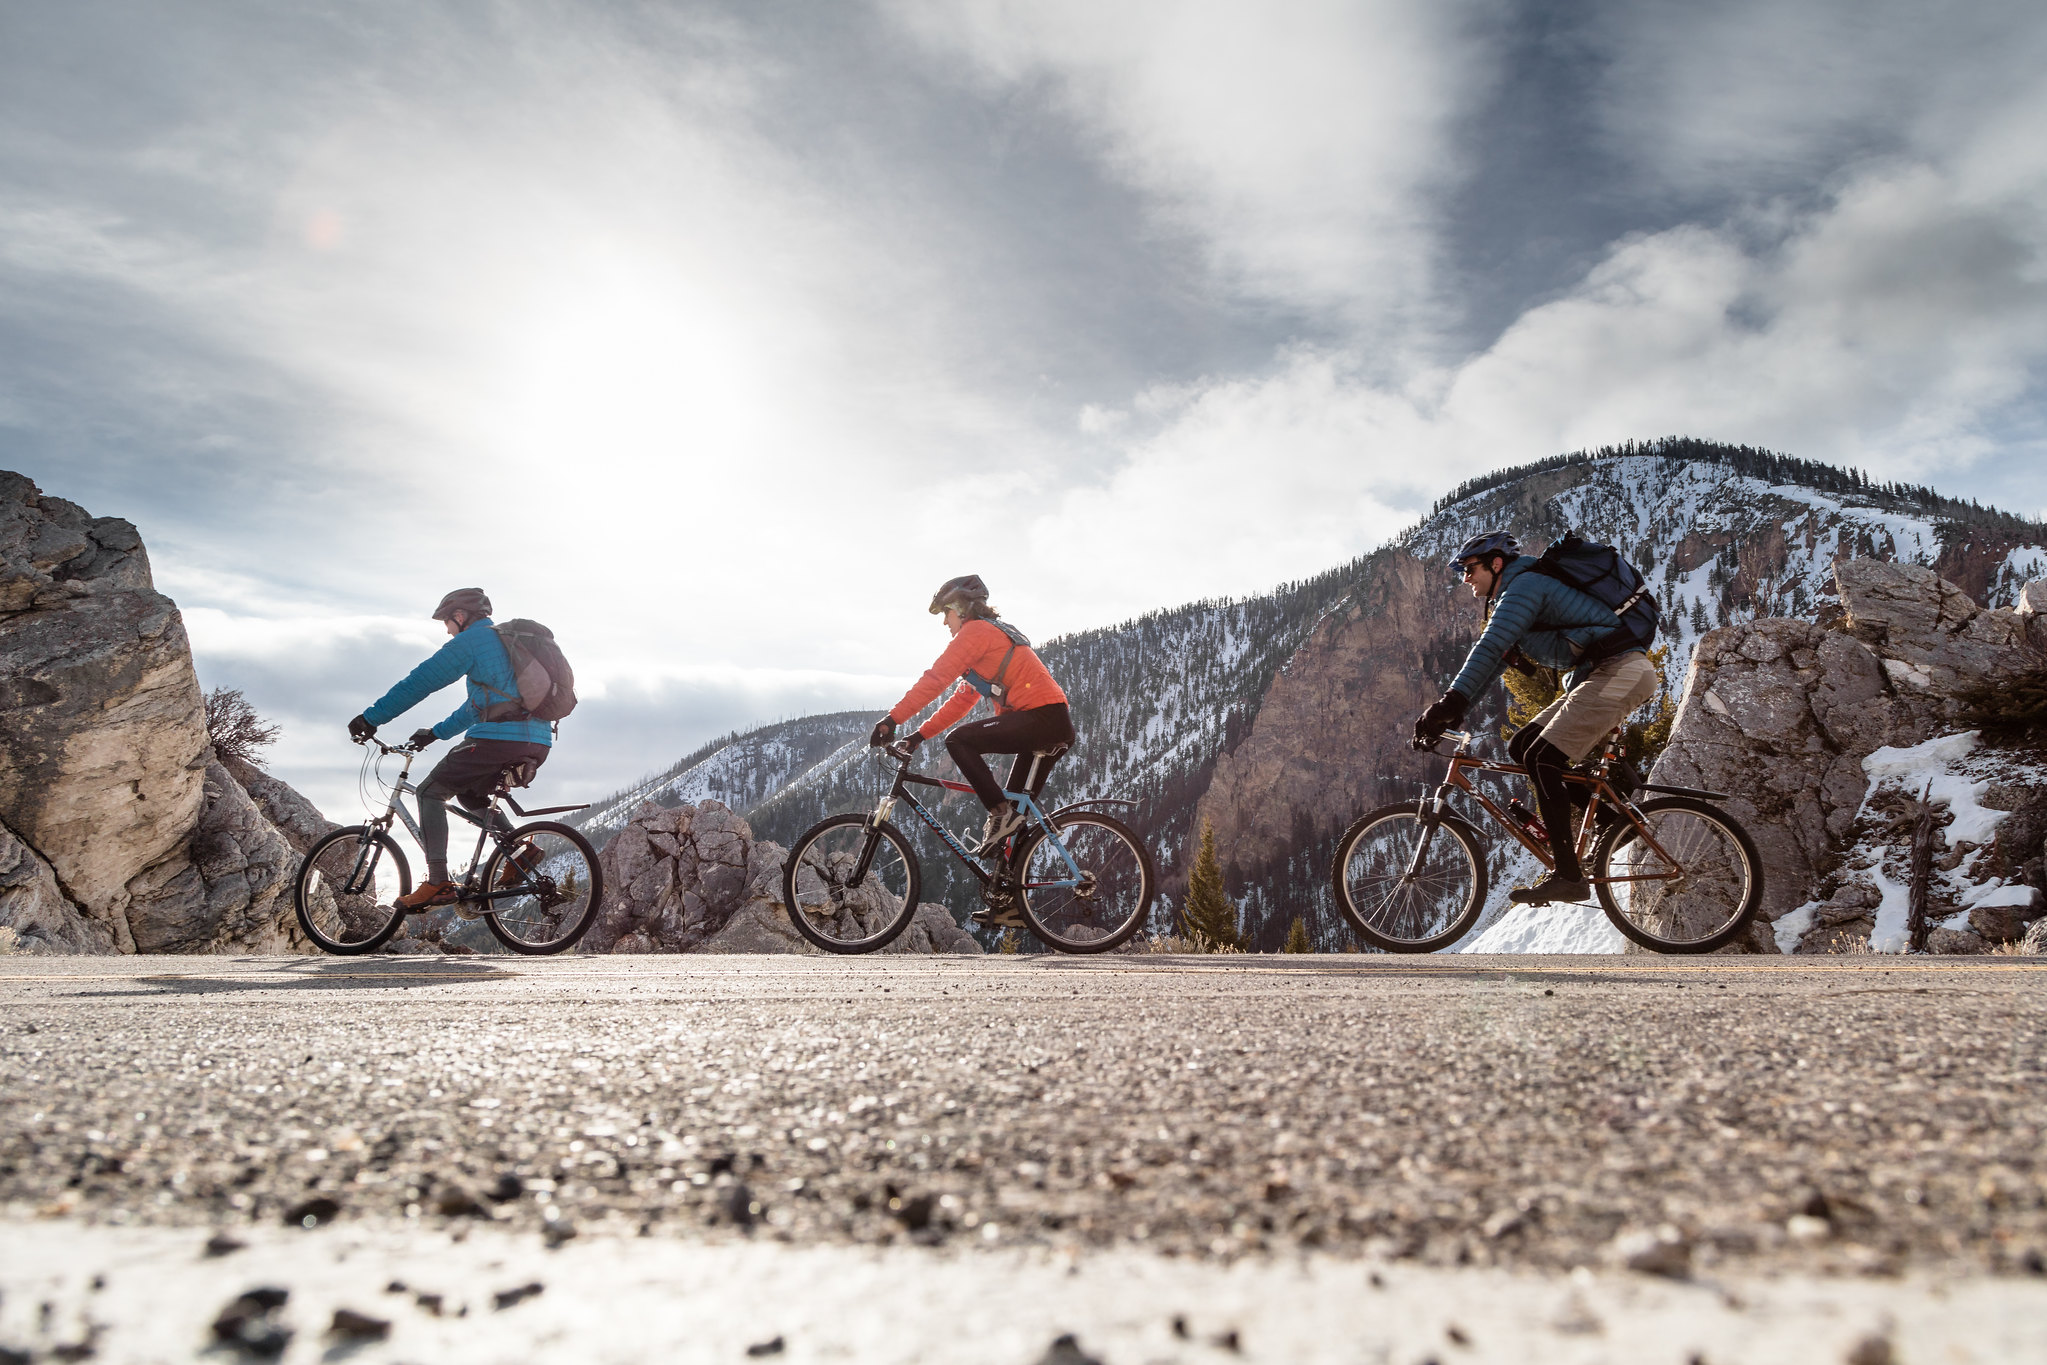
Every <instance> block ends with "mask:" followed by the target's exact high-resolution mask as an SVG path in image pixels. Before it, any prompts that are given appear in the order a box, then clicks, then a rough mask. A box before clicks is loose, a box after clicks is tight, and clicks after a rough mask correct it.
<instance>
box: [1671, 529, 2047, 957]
mask: <svg viewBox="0 0 2047 1365" xmlns="http://www.w3.org/2000/svg"><path fill="white" fill-rule="evenodd" d="M1834 572H1835V583H1836V586H1837V588H1838V591H1839V597H1840V601H1839V607H1838V609H1836V610H1833V611H1829V612H1827V613H1825V614H1823V617H1822V622H1823V623H1815V622H1810V621H1798V620H1779V619H1763V620H1757V621H1751V622H1746V623H1743V624H1740V625H1733V626H1727V627H1723V628H1721V629H1719V630H1715V631H1712V632H1710V633H1709V634H1707V635H1706V636H1704V637H1703V638H1702V639H1701V640H1700V641H1699V644H1698V646H1697V648H1696V649H1695V650H1694V651H1693V655H1692V662H1691V668H1690V671H1689V673H1688V675H1687V677H1686V680H1685V688H1684V695H1683V699H1682V700H1681V702H1680V703H1679V707H1678V715H1677V720H1676V723H1675V725H1674V726H1673V728H1672V731H1671V739H1670V744H1669V746H1668V747H1667V748H1666V749H1665V750H1664V752H1663V755H1662V757H1661V758H1660V759H1659V760H1658V762H1657V764H1656V768H1655V771H1654V772H1653V773H1652V774H1651V780H1652V781H1653V782H1658V783H1665V784H1670V785H1675V786H1686V787H1704V788H1708V789H1711V790H1715V791H1722V792H1727V793H1729V794H1730V799H1729V800H1728V801H1727V803H1726V805H1727V809H1728V811H1729V812H1730V813H1731V814H1733V815H1734V816H1735V818H1736V819H1738V820H1739V821H1741V823H1742V824H1743V825H1744V826H1745V827H1746V828H1747V829H1748V831H1749V833H1750V834H1751V835H1752V836H1753V837H1754V839H1755V841H1756V844H1757V847H1758V850H1759V851H1760V853H1761V854H1762V859H1763V868H1764V877H1765V894H1764V899H1763V906H1762V912H1761V915H1760V916H1759V919H1760V921H1762V922H1761V923H1759V924H1758V927H1757V931H1756V933H1755V934H1754V936H1753V938H1752V940H1751V941H1750V942H1748V943H1747V944H1745V945H1744V946H1746V947H1748V948H1750V949H1753V950H1755V951H1761V952H1774V951H1779V950H1789V949H1792V948H1794V947H1800V946H1803V947H1805V948H1806V949H1807V950H1812V949H1813V948H1815V947H1823V946H1828V945H1833V944H1836V943H1842V944H1845V943H1847V942H1857V943H1862V942H1868V941H1870V938H1871V935H1872V934H1873V933H1876V931H1877V928H1878V926H1879V924H1885V925H1888V924H1889V923H1890V921H1891V920H1893V919H1895V916H1896V913H1897V907H1896V905H1895V904H1894V901H1895V898H1896V892H1895V889H1894V888H1895V885H1896V883H1895V882H1891V881H1886V880H1885V879H1884V876H1883V868H1884V867H1885V866H1887V865H1893V864H1894V863H1895V859H1894V858H1893V859H1892V860H1891V863H1889V864H1887V863H1886V861H1885V858H1886V857H1887V856H1888V855H1885V854H1882V853H1880V852H1870V851H1869V850H1870V849H1876V848H1878V847H1879V846H1881V845H1884V843H1885V841H1886V840H1892V841H1895V839H1896V838H1898V837H1909V836H1906V835H1900V833H1899V831H1900V830H1901V829H1903V828H1904V826H1903V824H1901V823H1900V822H1901V821H1903V820H1904V808H1903V807H1902V806H1900V805H1898V800H1899V799H1902V798H1901V797H1900V794H1899V793H1898V792H1893V793H1891V794H1890V795H1889V796H1887V797H1885V799H1884V800H1883V801H1881V802H1876V803H1875V804H1874V805H1873V804H1872V801H1873V798H1872V784H1873V776H1872V769H1871V758H1872V755H1877V754H1880V753H1892V752H1904V751H1907V750H1913V749H1914V746H1919V745H1924V744H1926V743H1928V742H1929V741H1932V740H1935V739H1937V738H1939V737H1940V736H1942V735H1946V734H1951V733H1952V732H1954V731H1956V730H1957V729H1958V728H1959V727H1960V725H1961V721H1960V717H1961V715H1962V712H1963V710H1964V706H1963V702H1962V701H1961V699H1960V694H1962V693H1964V692H1966V691H1968V690H1970V689H1972V688H1975V687H1978V686H1980V685H1982V684H1985V683H1995V682H1998V681H2000V680H2004V679H2012V678H2017V677H2020V676H2024V675H2026V674H2028V673H2029V672H2032V671H2034V670H2037V669H2039V668H2041V667H2042V666H2043V661H2047V621H2043V620H2042V619H2041V618H2040V617H2039V616H2038V614H2037V610H2036V609H2029V607H2028V604H2029V603H2033V602H2035V601H2037V600H2039V595H2038V594H2037V593H2036V592H2035V586H2037V585H2029V586H2028V587H2027V588H2026V589H2025V590H2024V591H2023V592H2022V593H2021V594H2020V608H2019V609H2017V610H2010V611H2004V610H1985V609H1983V608H1979V607H1977V606H1976V604H1975V603H1974V602H1972V601H1970V599H1969V598H1968V596H1967V595H1966V594H1964V593H1963V592H1962V591H1961V590H1960V589H1958V588H1956V587H1955V586H1954V585H1953V584H1952V583H1948V582H1945V581H1944V580H1942V579H1941V578H1940V576H1939V575H1938V574H1936V573H1934V572H1933V571H1932V570H1930V569H1926V568H1922V567H1919V566H1916V565H1909V564H1892V563H1886V562H1883V561H1878V560H1869V559H1860V560H1843V561H1841V562H1839V563H1837V564H1836V565H1835V570H1834ZM1972 748H1973V740H1972V741H1970V744H1969V745H1968V746H1964V748H1963V749H1962V750H1958V751H1957V752H1958V753H1962V752H1966V751H1967V750H1968V749H1972ZM1943 752H1945V751H1943ZM1932 761H1933V760H1932V759H1929V760H1928V762H1932ZM2019 766H2020V767H2021V768H2023V767H2024V766H2025V765H2024V764H2020V765H2019ZM1877 770H1878V771H1889V770H1888V769H1885V768H1883V765H1882V764H1881V763H1879V764H1877ZM1915 771H1916V769H1915ZM2005 776H2006V778H2007V779H2009V780H2007V781H2005V783H2004V790H2003V791H2002V792H2001V793H2000V795H1999V798H1998V799H2000V800H2003V801H2004V802H2006V808H2007V809H2009V810H2026V809H2029V808H2030V805H2031V797H2030V796H2029V795H2027V793H2028V792H2029V791H2030V790H2031V788H2030V786H2029V785H2028V782H2027V780H2026V778H2025V774H2024V773H2023V772H2020V773H2016V774H2013V773H2007V774H2005ZM1958 780H1959V779H1958ZM1990 780H1991V779H1990V778H1988V777H1986V778H1984V779H1983V782H1984V783H1988V782H1989V781H1990ZM1894 785H1895V784H1894ZM1918 790H1919V789H1918V788H1915V789H1914V791H1913V793H1912V795H1914V796H1916V795H1917V794H1918ZM1955 818H1956V813H1955V812H1954V811H1952V810H1950V811H1948V813H1947V814H1945V815H1944V816H1943V817H1942V819H1943V822H1944V823H1943V828H1945V827H1946V825H1947V824H1949V823H1952V822H1953V820H1954V819H1955ZM1993 823H1994V822H1993ZM2031 824H2032V816H2031V815H2030V814H2029V815H2027V816H2026V818H2025V819H2023V820H2021V821H2020V822H2019V823H2018V825H2015V826H2013V829H2014V830H2017V829H2020V828H2030V827H2031ZM1957 839H1958V840H1959V839H1960V836H1959V835H1958V836H1957ZM1865 846H1866V847H1865ZM1982 847H1983V840H1982V839H1980V838H1979V839H1978V840H1977V841H1976V842H1973V843H1970V844H1969V847H1968V848H1967V849H1964V850H1958V851H1957V850H1950V849H1944V852H1947V851H1954V857H1955V859H1956V861H1955V862H1954V863H1952V864H1951V865H1950V867H1949V868H1948V869H1945V870H1946V871H1952V870H1954V868H1956V867H1960V866H1961V863H1962V860H1963V859H1964V858H1967V859H1969V862H1968V868H1969V870H1970V871H1971V872H1972V873H1975V874H1977V875H1979V876H1980V877H1997V878H1998V879H1999V880H2000V882H2001V883H2002V882H2003V881H2004V880H2005V879H2009V878H2021V876H2022V874H2021V872H2020V870H2019V869H2020V868H2021V867H2022V866H2030V865H2031V864H2028V863H2027V859H2029V858H2033V857H2034V856H2035V854H2034V852H2033V851H2025V852H2016V851H2009V850H2008V851H2005V852H1999V851H1997V850H1995V849H1993V850H1992V851H1991V855H1990V858H1989V861H1984V860H1983V859H1982V858H1981V857H1976V856H1972V855H1974V854H1975V853H1976V851H1977V850H1978V849H1980V848H1982ZM1857 849H1863V852H1862V853H1861V854H1857V855H1856V856H1851V854H1852V853H1854V851H1855V850H1857ZM1993 866H1995V868H1996V869H1998V870H1997V871H1996V872H1993V871H1992V870H1991V869H1992V867H1993ZM1872 868H1874V869H1875V870H1874V871H1871V869H1872ZM1893 870H1895V867H1894V866H1893ZM1857 873H1863V874H1866V875H1856V874H1857ZM2027 875H2030V874H2027ZM1972 894H1974V893H1973V892H1970V891H1967V890H1961V891H1958V892H1957V895H1958V896H1960V897H1961V899H1963V900H1967V898H1968V897H1969V896H1970V895H1972ZM2002 894H2003V900H2002V901H2001V904H2002V905H2003V906H2004V907H2005V908H2006V909H2007V914H2006V915H2004V916H2003V917H2000V916H1998V915H1995V914H1991V913H1989V911H1990V910H1991V909H1992V908H1993V907H1989V906H1985V907H1984V910H1985V913H1984V914H1983V915H1980V916H1978V919H1979V920H1980V921H1981V923H1982V925H1983V926H1987V927H1991V928H1994V929H1998V930H2002V929H2005V928H2009V927H2012V926H2013V925H2015V924H2016V922H2017V921H2016V920H2015V919H2013V918H2012V917H2013V915H2014V914H2015V913H2016V912H2017V911H2018V909H2019V908H2021V905H2022V903H2023V908H2027V909H2029V908H2030V907H2031V905H2032V903H2033V902H2032V901H2031V899H2030V898H2026V897H2022V896H2021V894H2020V893H2019V892H2018V891H2017V890H2011V891H2008V892H2004V893H2002ZM1948 908H1949V909H1951V910H1953V911H1955V913H1956V915H1957V916H1959V915H1960V906H1959V905H1957V906H1951V907H1948ZM1961 918H1966V917H1961ZM2007 920H2010V921H2011V923H2010V924H2007ZM1779 921H1782V924H1781V925H1780V924H1779ZM1946 927H1948V928H1949V929H1951V930H1954V931H1957V932H1959V931H1960V930H1961V929H1962V928H1963V927H1964V926H1963V924H1962V923H1961V922H1960V919H1959V918H1958V919H1957V920H1956V922H1955V923H1953V924H1950V925H1947V926H1946ZM1970 932H1980V929H1971V930H1970ZM2005 936H2009V935H2005ZM1878 937H1884V935H1881V934H1879V935H1878ZM1879 946H1883V945H1879Z"/></svg>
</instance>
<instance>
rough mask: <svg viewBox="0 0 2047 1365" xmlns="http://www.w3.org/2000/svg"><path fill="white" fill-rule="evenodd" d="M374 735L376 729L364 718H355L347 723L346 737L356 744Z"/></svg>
mask: <svg viewBox="0 0 2047 1365" xmlns="http://www.w3.org/2000/svg"><path fill="white" fill-rule="evenodd" d="M375 733H377V727H376V726H374V725H372V724H370V722H369V719H368V718H367V717H365V716H357V717H356V718H355V719H354V720H352V721H350V722H349V723H348V737H349V738H350V739H352V740H354V741H355V742H356V743H357V744H360V743H362V742H363V741H364V740H366V739H368V738H369V737H370V736H371V735H374V734H375Z"/></svg>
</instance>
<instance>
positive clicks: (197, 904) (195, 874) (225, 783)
mask: <svg viewBox="0 0 2047 1365" xmlns="http://www.w3.org/2000/svg"><path fill="white" fill-rule="evenodd" d="M205 797H206V801H205V805H204V806H203V807H202V808H201V810H200V814H199V822H198V825H197V826H196V827H195V828H194V830H193V831H192V837H191V838H190V840H189V841H188V842H187V843H186V844H185V845H184V846H183V847H181V848H180V849H179V850H178V851H177V852H176V853H174V854H173V855H172V856H171V857H168V858H165V859H162V860H160V861H159V862H157V863H155V864H153V865H151V866H150V867H149V868H147V869H145V870H144V871H143V872H142V873H141V874H140V875H138V876H137V877H136V878H135V879H134V880H133V881H131V882H129V884H128V891H129V896H130V899H129V904H128V928H129V932H130V933H131V934H132V935H133V936H134V940H135V951H137V952H140V953H258V954H261V953H296V952H310V951H313V945H312V942H311V941H310V940H308V939H307V938H306V937H305V935H304V934H303V933H302V932H301V931H300V929H299V926H298V917H297V915H296V914H295V913H294V912H293V909H292V905H291V890H290V881H291V876H292V873H293V871H294V870H295V869H296V868H297V866H298V851H297V850H296V849H294V848H293V847H292V845H291V843H290V841H289V840H287V839H286V838H285V837H284V835H283V834H281V833H279V832H278V829H277V827H276V826H275V825H272V824H271V823H270V822H269V821H268V820H266V819H264V818H263V813H262V812H261V811H260V810H259V809H257V806H256V803H255V802H254V801H253V800H251V799H250V797H249V794H248V793H247V792H246V791H244V790H242V786H241V784H240V783H239V782H237V781H235V779H234V776H233V775H232V774H231V773H229V772H228V770H227V769H226V768H225V767H223V766H221V765H220V764H219V763H217V762H216V763H209V764H207V766H206V788H205Z"/></svg>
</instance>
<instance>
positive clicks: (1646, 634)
mask: <svg viewBox="0 0 2047 1365" xmlns="http://www.w3.org/2000/svg"><path fill="white" fill-rule="evenodd" d="M1533 569H1534V572H1536V573H1539V574H1542V575H1544V576H1545V577H1548V578H1554V579H1556V580H1558V581H1559V582H1563V583H1568V584H1570V585H1571V586H1572V587H1574V588H1576V589H1577V590H1578V591H1580V592H1582V593H1584V594H1585V595H1586V596H1588V597H1591V598H1592V599H1593V600H1595V601H1597V602H1598V603H1600V605H1602V606H1604V607H1607V608H1608V609H1610V610H1611V611H1612V612H1613V614H1614V616H1615V617H1616V618H1617V619H1618V620H1619V621H1620V624H1619V625H1618V626H1616V627H1615V628H1614V629H1613V630H1612V631H1611V632H1609V633H1608V634H1606V635H1604V636H1601V637H1600V638H1599V639H1597V640H1594V641H1593V642H1592V643H1591V644H1590V645H1588V646H1586V649H1585V653H1584V654H1583V655H1582V656H1581V657H1580V658H1579V660H1578V666H1579V667H1581V668H1582V667H1584V666H1585V665H1586V664H1593V663H1597V662H1599V661H1600V660H1601V659H1608V658H1612V657H1613V656H1614V655H1616V654H1623V653H1626V652H1627V651H1628V650H1631V649H1647V648H1649V646H1650V645H1652V644H1654V643H1656V627H1657V624H1658V622H1659V621H1660V620H1661V619H1662V609H1661V608H1659V607H1658V606H1657V605H1656V599H1655V598H1654V597H1652V596H1650V595H1649V585H1648V584H1647V583H1645V582H1643V581H1642V575H1641V574H1640V573H1639V572H1638V571H1637V570H1636V568H1635V566H1634V565H1632V564H1630V563H1628V561H1627V560H1626V559H1624V558H1623V557H1622V556H1621V552H1620V551H1619V550H1616V549H1615V548H1614V547H1613V546H1611V545H1595V544H1593V543H1592V542H1591V541H1588V540H1583V539H1581V538H1580V537H1579V535H1578V533H1577V532H1576V531H1566V532H1564V535H1563V538H1562V539H1561V540H1558V541H1556V542H1555V543H1554V544H1552V545H1551V546H1550V547H1549V548H1548V549H1547V550H1544V551H1543V552H1542V554H1541V555H1540V556H1539V557H1538V558H1537V559H1536V561H1535V564H1534V566H1533Z"/></svg>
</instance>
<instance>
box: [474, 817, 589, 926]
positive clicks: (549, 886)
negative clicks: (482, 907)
mask: <svg viewBox="0 0 2047 1365" xmlns="http://www.w3.org/2000/svg"><path fill="white" fill-rule="evenodd" d="M482 883H483V885H484V887H485V889H486V890H487V891H488V892H489V893H490V900H489V902H488V905H489V914H490V920H491V930H492V932H493V933H494V934H495V935H496V936H497V938H498V940H499V941H500V942H501V943H503V944H504V945H505V946H506V947H508V948H511V949H513V950H514V951H517V952H535V953H546V952H559V951H560V950H562V949H563V948H567V947H568V946H570V945H571V944H573V943H574V942H575V940H576V939H578V938H580V937H581V936H582V934H583V931H584V930H585V929H586V928H587V927H588V925H589V922H590V921H591V919H593V918H594V917H595V914H596V909H597V906H596V898H597V897H598V896H599V895H600V894H601V888H602V875H601V873H600V872H599V871H598V869H597V867H596V864H595V860H594V859H593V858H592V857H591V856H590V855H589V852H588V845H586V844H584V843H583V842H582V841H581V840H579V839H578V838H577V837H576V836H575V834H574V833H573V831H571V830H568V829H567V828H565V827H561V826H549V825H537V826H527V827H525V828H522V829H521V830H520V831H519V837H518V838H517V840H516V841H514V842H513V843H512V844H511V845H510V846H509V847H507V848H504V849H500V850H499V851H498V852H497V853H496V854H495V855H494V856H493V857H492V859H491V861H490V862H489V863H488V864H486V865H485V869H484V874H483V877H482Z"/></svg>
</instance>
